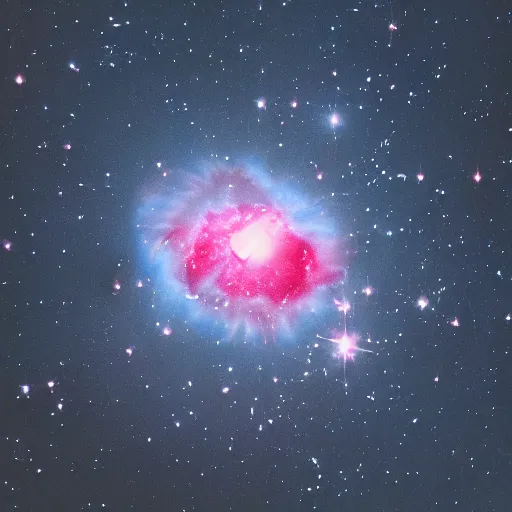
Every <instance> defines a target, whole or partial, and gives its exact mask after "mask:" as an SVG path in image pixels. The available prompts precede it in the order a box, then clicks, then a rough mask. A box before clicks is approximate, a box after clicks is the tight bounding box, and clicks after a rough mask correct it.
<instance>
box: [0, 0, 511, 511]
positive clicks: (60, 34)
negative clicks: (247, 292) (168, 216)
mask: <svg viewBox="0 0 512 512" xmlns="http://www.w3.org/2000/svg"><path fill="white" fill-rule="evenodd" d="M511 11H512V6H511V4H510V3H509V2H506V1H498V0H496V1H477V0H454V1H440V0H433V1H428V2H427V1H415V2H412V1H405V0H404V1H401V0H391V1H366V0H365V1H348V0H343V1H341V0H338V1H332V0H322V1H312V0H309V1H306V0H290V1H277V0H276V1H274V0H259V1H258V0H226V1H220V0H209V1H206V0H197V1H195V2H194V1H186V2H183V1H179V2H178V1H176V2H175V1H169V2H161V3H159V2H155V1H153V0H148V1H142V0H139V1H135V0H127V1H126V2H123V1H119V2H117V1H110V0H107V1H105V2H103V1H101V2H100V1H98V0H91V1H87V2H80V3H79V2H64V1H55V2H49V1H48V0H45V1H40V2H35V1H28V0H27V1H12V0H9V1H7V2H5V3H4V4H3V6H2V7H1V8H0V29H1V30H0V33H1V47H2V54H3V55H4V56H5V60H4V61H3V62H4V66H3V67H2V69H3V72H2V77H1V82H0V87H1V89H0V127H1V130H0V169H1V171H0V178H1V181H0V240H3V242H2V249H1V252H0V385H1V388H0V389H1V393H0V510H1V511H2V512H3V511H14V510H21V511H24V512H29V511H30V512H38V511H61V510H62V511H82V510H83V511H99V510H112V511H127V510H135V511H186V512H189V511H197V512H200V511H219V512H220V511H242V512H259V511H272V512H274V511H275V512H277V511H283V510H288V511H312V510H318V511H322V512H324V511H325V512H336V511H357V512H363V511H364V512H366V511H368V512H378V511H382V512H388V511H415V512H423V511H442V512H445V511H446V512H448V511H450V512H451V511H464V512H468V511H474V512H506V511H510V510H512V490H511V483H510V482H511V481H512V436H511V433H510V421H511V419H512V414H511V407H512V402H511V395H512V385H511V383H510V381H511V378H512V375H511V370H510V367H511V364H512V354H511V350H512V346H511V345H512V341H511V330H510V327H511V326H510V324H511V322H512V320H511V316H510V315H512V293H511V279H512V259H511V254H510V253H511V242H510V240H511V230H510V223H511V221H512V209H511V200H510V190H511V185H512V179H511V172H512V115H511V97H510V95H511V83H512V73H511V59H512V30H511V29H512V26H511V25H512V13H511ZM294 102H296V103H294ZM332 116H337V117H335V118H333V117H332ZM334 121H336V122H334ZM230 165H247V166H249V165H250V166H254V167H255V168H257V169H258V170H259V171H261V172H263V173H265V174H267V175H268V176H270V179H272V180H275V183H276V187H277V186H279V183H280V182H284V181H286V182H287V183H292V184H293V185H294V186H296V187H297V188H298V189H299V190H302V191H303V193H304V195H305V197H307V198H308V200H310V201H311V204H320V206H321V209H322V212H323V213H324V214H325V215H327V216H330V217H331V218H333V219H334V221H335V223H336V230H337V233H338V236H339V241H340V243H341V246H342V248H343V249H342V250H341V251H340V260H341V261H343V264H345V265H347V276H346V279H345V280H344V282H343V283H342V284H341V285H339V286H337V287H336V288H334V289H331V290H329V291H328V298H327V299H326V300H325V302H324V303H321V304H320V307H319V312H318V313H319V318H318V322H317V323H316V324H315V325H313V324H309V323H308V324H307V325H305V324H304V323H300V322H298V323H297V325H296V326H295V329H296V332H295V335H294V336H293V339H292V340H286V341H281V340H279V336H278V339H277V340H276V342H275V343H267V344H265V343H263V342H262V341H261V340H258V339H256V340H254V339H251V340H247V339H245V338H244V336H243V335H242V334H240V335H238V336H236V337H235V338H234V339H231V340H223V339H219V338H218V337H216V335H214V334H213V333H212V334H211V335H209V333H208V322H207V321H205V322H203V324H202V325H199V326H197V325H194V323H193V322H191V321H190V319H188V318H187V316H186V314H182V312H180V313H179V314H178V313H177V312H176V311H174V310H173V308H172V304H171V303H170V302H169V300H168V299H167V298H166V296H168V295H169V294H172V290H168V289H166V284H165V282H164V281H163V280H161V279H159V277H158V274H155V273H154V272H153V270H152V268H151V267H150V265H149V264H148V260H147V258H146V257H145V255H144V251H143V249H142V248H141V244H140V240H139V238H138V234H137V226H136V223H137V212H138V210H139V208H140V205H141V203H142V201H143V200H144V197H147V194H150V193H152V192H154V191H155V190H159V191H164V192H166V193H169V194H172V193H173V191H174V190H175V189H176V187H177V183H179V182H183V176H186V173H187V172H190V173H198V172H207V171H208V169H213V168H216V167H218V166H230ZM315 211H316V210H315V209H312V210H311V212H312V213H311V214H313V212H315ZM139 280H140V281H141V282H142V283H143V286H142V287H139V286H137V283H138V282H139ZM117 288H119V289H117ZM370 289H371V291H372V293H365V291H369V290H370ZM334 298H336V299H338V300H347V301H348V302H349V303H350V304H351V309H350V311H349V312H348V313H347V315H346V322H347V329H349V330H350V331H351V332H354V333H357V335H358V336H359V338H360V346H361V347H364V348H365V349H368V350H372V352H371V353H366V352H364V353H363V352H358V353H356V355H355V358H354V360H353V361H350V360H349V361H346V364H345V365H344V364H343V361H340V360H339V359H337V358H335V357H334V356H333V347H332V344H331V343H330V342H326V341H325V340H319V339H318V338H316V337H315V335H316V334H319V335H321V336H325V337H330V336H331V335H332V330H333V329H339V328H340V326H342V325H343V322H344V321H345V318H344V316H345V315H344V314H343V312H340V311H338V310H337V308H336V307H335V304H334V303H333V299H334ZM165 328H168V329H169V330H168V331H165Z"/></svg>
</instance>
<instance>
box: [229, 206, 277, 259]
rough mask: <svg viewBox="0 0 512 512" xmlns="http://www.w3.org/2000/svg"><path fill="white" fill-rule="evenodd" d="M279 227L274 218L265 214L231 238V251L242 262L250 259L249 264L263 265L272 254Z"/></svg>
mask: <svg viewBox="0 0 512 512" xmlns="http://www.w3.org/2000/svg"><path fill="white" fill-rule="evenodd" d="M279 227H280V225H279V222H278V221H277V220H276V219H275V217H274V216H273V215H271V214H269V213H266V214H264V215H262V216H261V217H260V218H259V219H258V220H257V221H255V222H253V223H252V224H249V225H248V226H246V227H245V228H243V229H241V230H240V231H237V232H236V233H234V234H233V235H232V236H231V239H230V241H229V243H230V246H231V250H232V251H233V252H234V253H235V254H236V256H237V257H238V258H240V259H241V260H243V261H246V260H248V259H249V258H250V260H251V262H254V263H263V262H264V261H267V260H268V259H269V258H270V257H271V256H272V254H273V252H274V248H275V238H276V234H277V232H278V230H279Z"/></svg>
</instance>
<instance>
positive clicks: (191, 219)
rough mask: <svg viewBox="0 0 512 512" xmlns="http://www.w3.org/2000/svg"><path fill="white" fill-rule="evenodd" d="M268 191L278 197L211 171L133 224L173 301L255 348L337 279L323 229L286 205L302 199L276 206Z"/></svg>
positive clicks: (234, 172) (321, 221) (325, 225)
mask: <svg viewBox="0 0 512 512" xmlns="http://www.w3.org/2000/svg"><path fill="white" fill-rule="evenodd" d="M274 191H275V192H277V194H282V188H280V187H272V186H270V185H267V183H266V182H265V181H262V180H261V181H259V180H257V179H256V177H255V175H251V174H249V173H248V172H247V171H245V170H244V169H215V170H213V171H211V172H210V173H207V174H205V176H204V178H195V179H192V183H191V184H190V188H188V190H186V191H185V192H184V193H182V194H180V195H179V201H177V200H176V199H175V198H176V197H177V195H176V193H175V192H174V191H172V194H171V195H170V197H169V199H167V198H165V197H162V196H157V197H154V198H150V200H149V201H148V202H147V203H146V204H145V205H144V208H143V210H142V212H141V213H142V216H143V218H142V219H141V222H140V224H141V225H143V226H144V227H145V230H146V231H145V233H144V236H143V237H141V238H142V240H143V248H144V250H145V251H147V250H148V249H149V251H150V255H151V256H152V257H153V260H152V261H154V262H155V263H156V264H157V265H158V266H159V268H161V269H162V270H163V273H164V276H163V277H164V279H165V282H166V284H167V285H168V286H169V287H170V290H171V291H173V292H174V295H175V296H176V298H177V299H178V300H182V299H183V297H186V298H189V299H191V300H190V301H188V304H191V308H192V307H193V308H194V309H195V311H196V312H197V316H199V312H198V308H201V310H202V311H201V314H200V316H201V318H202V319H206V318H210V319H212V320H214V321H215V323H216V325H219V324H220V321H219V318H220V317H219V315H222V317H223V319H224V324H225V325H226V327H227V328H228V329H229V328H230V325H228V324H231V326H233V328H234V327H235V326H240V327H245V331H246V333H247V332H249V331H251V332H253V333H261V334H263V335H264V338H265V339H266V336H267V334H269V335H271V336H272V339H275V331H276V329H278V328H281V327H283V328H286V327H289V326H290V325H291V324H290V321H291V320H292V319H294V318H296V317H297V316H298V315H302V313H303V312H304V313H305V312H306V311H311V309H312V308H313V307H318V299H319V298H320V297H321V296H322V295H321V292H323V291H324V290H325V287H326V286H328V285H330V284H334V283H336V282H338V281H339V280H340V279H341V278H342V277H343V275H344V273H343V269H342V267H341V262H340V257H339V254H340V252H339V251H338V250H337V249H338V246H337V241H336V237H335V234H334V233H333V232H332V230H331V228H330V224H329V220H328V219H326V218H324V217H320V216H318V217H315V218H312V217H311V216H308V217H304V218H300V217H295V216H294V214H293V213H291V212H292V210H293V208H296V206H295V203H290V199H289V198H290V197H291V199H292V200H293V201H297V203H302V201H303V200H302V199H300V198H298V197H297V196H296V195H291V194H289V195H288V196H287V200H286V201H280V200H276V199H275V198H274V197H273V192H274ZM302 204H303V203H302ZM303 219H304V220H303ZM317 226H318V228H317ZM313 227H314V228H315V230H313V229H312V228H313ZM313 301H314V302H313ZM204 313H207V314H206V315H205V314H204Z"/></svg>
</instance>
